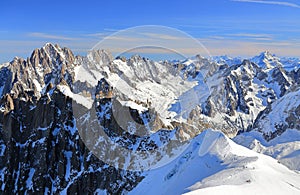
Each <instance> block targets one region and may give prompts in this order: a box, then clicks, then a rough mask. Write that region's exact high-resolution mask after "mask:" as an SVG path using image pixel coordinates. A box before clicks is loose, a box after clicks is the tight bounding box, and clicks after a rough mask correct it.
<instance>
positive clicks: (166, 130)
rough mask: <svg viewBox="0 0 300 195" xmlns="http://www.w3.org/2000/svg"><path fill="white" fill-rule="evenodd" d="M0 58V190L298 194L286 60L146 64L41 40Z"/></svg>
mask: <svg viewBox="0 0 300 195" xmlns="http://www.w3.org/2000/svg"><path fill="white" fill-rule="evenodd" d="M0 67H1V68H0V96H1V101H0V189H1V191H2V192H4V193H5V194H12V193H21V194H26V193H29V194H30V193H44V194H57V193H61V194H76V193H77V194H127V193H128V194H142V193H143V194H182V193H188V192H190V193H191V194H193V193H208V194H210V193H221V192H225V191H228V192H230V193H231V192H232V193H238V194H241V193H248V194H252V193H253V192H255V193H260V194H269V193H273V192H276V193H290V194H297V193H299V189H300V185H299V184H300V175H299V173H298V172H297V171H300V163H299V162H300V100H299V99H300V98H299V96H300V60H299V59H297V58H279V57H277V56H275V55H274V54H271V53H270V52H263V53H261V54H259V55H258V56H255V57H253V58H250V59H242V58H239V57H237V58H231V57H228V56H217V57H211V58H204V57H202V56H195V57H193V58H190V59H186V60H184V61H159V62H156V61H152V60H151V59H148V58H144V57H142V56H139V55H134V56H132V57H131V58H128V59H126V58H125V57H118V58H113V57H112V55H111V54H110V53H109V52H107V51H105V50H97V51H91V52H89V53H88V54H87V56H79V55H78V56H75V55H74V54H73V52H72V51H71V50H70V49H68V48H61V47H60V46H58V45H53V44H51V43H47V44H46V45H44V46H43V47H42V48H40V49H35V50H34V51H33V53H32V54H31V56H30V57H28V58H27V59H22V58H17V57H16V58H14V59H13V60H12V61H11V62H9V63H5V64H3V65H1V66H0ZM93 117H94V118H93ZM94 119H97V120H94ZM95 121H97V122H95ZM99 128H100V129H101V130H103V131H101V133H99ZM104 138H105V139H104ZM115 145H118V146H119V147H120V148H124V149H125V150H124V151H130V153H120V152H119V150H118V149H116V147H114V146H115ZM241 145H243V146H245V147H243V146H241ZM251 150H253V151H251ZM99 151H100V152H99ZM122 151H123V150H122ZM101 152H103V153H101ZM138 152H142V155H135V154H136V153H138ZM259 153H261V154H259ZM269 156H271V157H272V158H271V157H269ZM97 157H103V158H104V157H105V159H103V158H100V159H99V158H97ZM278 162H280V163H278ZM158 164H160V166H157V165H158ZM287 167H288V168H289V169H288V168H287Z"/></svg>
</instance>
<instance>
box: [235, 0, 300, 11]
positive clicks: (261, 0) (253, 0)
mask: <svg viewBox="0 0 300 195" xmlns="http://www.w3.org/2000/svg"><path fill="white" fill-rule="evenodd" d="M231 1H235V2H244V3H260V4H271V5H282V6H288V7H293V8H299V9H300V5H298V4H295V3H291V2H287V1H264V0H231Z"/></svg>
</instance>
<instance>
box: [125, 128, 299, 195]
mask: <svg viewBox="0 0 300 195" xmlns="http://www.w3.org/2000/svg"><path fill="white" fill-rule="evenodd" d="M144 176H145V178H144V179H143V181H142V182H141V183H140V184H139V185H138V186H137V187H136V188H135V189H133V191H131V192H130V194H184V193H190V194H202V193H203V194H220V193H222V194H224V193H225V194H299V193H300V175H299V174H297V173H295V172H293V171H291V170H289V169H288V168H286V167H285V166H283V165H281V164H279V163H277V161H276V160H275V159H273V158H271V157H268V156H266V155H262V154H258V153H256V152H253V151H251V150H249V149H247V148H245V147H242V146H240V145H238V144H236V143H234V142H233V141H232V140H230V139H229V138H227V137H226V136H225V135H224V134H222V133H220V132H217V131H213V130H206V131H205V132H203V133H201V134H200V135H199V136H197V137H195V138H194V139H193V141H191V143H190V146H189V147H188V148H187V150H186V151H185V152H183V153H182V155H181V156H180V157H178V158H177V159H176V160H175V161H173V162H172V163H171V164H169V165H167V166H164V167H161V168H158V169H155V170H150V171H148V172H145V173H144Z"/></svg>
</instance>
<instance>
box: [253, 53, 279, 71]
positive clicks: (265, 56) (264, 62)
mask: <svg viewBox="0 0 300 195" xmlns="http://www.w3.org/2000/svg"><path fill="white" fill-rule="evenodd" d="M250 60H251V61H252V62H254V63H256V64H258V65H259V66H260V67H262V68H264V69H272V68H274V67H275V66H282V64H281V63H280V59H279V58H278V57H277V56H275V55H274V54H272V53H271V52H269V51H264V52H262V53H260V54H259V55H258V56H255V57H253V58H252V59H250Z"/></svg>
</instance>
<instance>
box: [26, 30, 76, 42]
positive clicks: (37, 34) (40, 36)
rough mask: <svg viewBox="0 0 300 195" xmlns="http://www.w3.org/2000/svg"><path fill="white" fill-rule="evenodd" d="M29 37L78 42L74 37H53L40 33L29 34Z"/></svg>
mask: <svg viewBox="0 0 300 195" xmlns="http://www.w3.org/2000/svg"><path fill="white" fill-rule="evenodd" d="M28 36H30V37H36V38H43V39H54V40H68V41H72V40H77V38H73V37H66V36H60V35H52V34H47V33H40V32H33V33H29V34H28Z"/></svg>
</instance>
